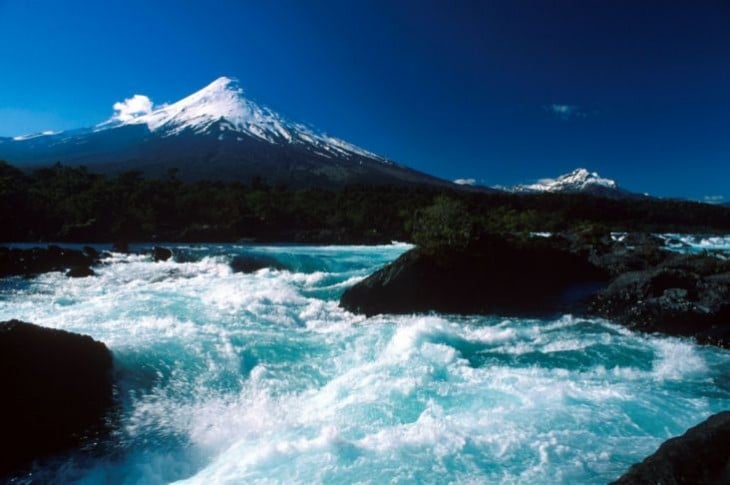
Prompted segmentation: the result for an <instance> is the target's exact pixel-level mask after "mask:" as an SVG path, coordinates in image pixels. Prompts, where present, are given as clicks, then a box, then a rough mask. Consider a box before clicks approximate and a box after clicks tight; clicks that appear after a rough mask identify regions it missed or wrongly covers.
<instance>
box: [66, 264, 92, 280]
mask: <svg viewBox="0 0 730 485" xmlns="http://www.w3.org/2000/svg"><path fill="white" fill-rule="evenodd" d="M95 274H96V273H94V270H93V269H91V268H89V267H88V266H74V267H73V268H71V269H70V270H68V271H67V272H66V276H68V277H69V278H86V277H87V276H94V275H95Z"/></svg>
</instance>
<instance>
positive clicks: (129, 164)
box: [0, 77, 451, 186]
mask: <svg viewBox="0 0 730 485" xmlns="http://www.w3.org/2000/svg"><path fill="white" fill-rule="evenodd" d="M114 110H115V114H114V115H113V116H112V117H111V118H110V119H109V120H107V121H105V122H103V123H100V124H99V125H97V126H95V127H93V128H89V129H80V130H73V131H68V132H61V133H50V132H49V133H42V134H39V135H37V136H36V135H34V136H23V137H15V138H0V159H5V160H8V161H9V162H11V163H15V164H18V165H22V166H41V165H47V164H50V163H55V162H61V163H63V164H67V165H86V166H88V167H89V168H90V169H92V170H95V171H102V172H119V171H123V170H130V169H134V170H142V171H143V172H145V173H146V174H148V175H152V176H159V175H162V174H164V173H166V171H168V170H169V169H171V168H175V169H177V170H178V173H179V176H180V177H181V178H185V179H191V180H200V179H219V180H220V179H224V180H241V181H249V180H251V179H253V178H261V179H263V180H265V181H268V182H270V183H276V184H287V185H297V186H341V185H345V184H354V183H365V184H379V185H381V184H404V183H405V184H420V183H426V184H438V185H451V184H450V183H449V182H446V181H443V180H440V179H437V178H435V177H432V176H429V175H427V174H424V173H420V172H417V171H415V170H411V169H409V168H406V167H403V166H399V165H397V164H395V163H393V162H391V161H390V160H388V159H386V158H384V157H381V156H379V155H376V154H374V153H371V152H370V151H368V150H364V149H362V148H360V147H357V146H355V145H353V144H351V143H348V142H346V141H343V140H341V139H338V138H335V137H332V136H328V135H326V134H324V133H321V132H318V131H316V130H314V129H312V128H310V127H308V126H306V125H303V124H300V123H294V122H290V121H288V120H286V119H285V118H284V117H283V116H280V115H279V114H277V113H275V112H274V111H272V110H270V109H269V108H266V107H264V106H260V105H258V104H256V103H255V102H253V101H251V100H250V99H248V98H246V97H245V96H244V92H243V89H242V88H241V87H240V85H239V83H238V81H236V80H235V79H233V78H229V77H220V78H218V79H216V80H215V81H213V82H212V83H210V84H209V85H208V86H206V87H204V88H203V89H201V90H200V91H197V92H195V93H193V94H191V95H189V96H187V97H185V98H183V99H181V100H179V101H177V102H174V103H170V104H164V105H160V106H154V105H153V103H152V101H151V100H150V99H149V98H148V97H146V96H143V95H139V94H136V95H134V96H133V97H131V98H128V99H126V100H124V101H123V102H119V103H116V104H115V105H114Z"/></svg>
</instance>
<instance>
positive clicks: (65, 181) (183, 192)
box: [0, 162, 730, 246]
mask: <svg viewBox="0 0 730 485" xmlns="http://www.w3.org/2000/svg"><path fill="white" fill-rule="evenodd" d="M596 226H600V227H602V228H605V229H610V230H646V231H676V232H722V233H726V232H730V208H727V207H721V206H710V205H707V204H700V203H694V202H687V201H676V200H657V199H648V198H647V199H629V200H626V199H624V200H621V199H607V198H600V197H592V196H588V195H565V194H562V195H561V194H537V195H515V194H506V193H480V192H466V191H459V190H456V189H454V190H448V189H441V188H433V187H373V186H367V187H365V186H353V187H347V188H344V189H342V190H324V189H290V188H287V187H270V186H267V185H266V184H265V183H264V182H263V181H262V180H256V181H254V182H253V183H252V184H250V185H244V184H240V183H225V182H197V183H185V182H183V181H180V180H179V179H178V178H177V177H176V173H175V171H170V173H169V174H168V176H167V177H166V178H164V179H155V180H151V179H144V178H143V177H142V175H141V174H140V173H138V172H126V173H123V174H120V175H118V176H115V177H108V176H103V175H98V174H93V173H90V172H89V171H88V170H86V169H85V168H83V167H81V168H71V167H65V166H61V165H55V166H53V167H50V168H44V169H39V170H36V171H34V172H31V173H26V172H22V171H20V170H18V169H17V168H15V167H12V166H11V165H9V164H7V163H3V162H0V227H1V228H2V232H1V233H0V239H1V240H4V241H42V240H45V241H53V240H56V241H85V242H95V241H97V242H101V241H118V240H129V241H134V240H161V241H237V240H241V239H250V240H257V241H291V242H323V243H327V242H331V243H337V242H339V243H356V242H359V243H376V242H387V241H390V240H393V239H397V240H408V241H415V242H417V243H418V244H421V245H423V246H438V245H444V244H445V245H456V246H459V245H463V244H465V243H466V242H468V241H469V240H470V239H472V238H474V237H476V236H477V235H479V234H483V233H515V232H526V231H562V230H566V229H569V228H576V227H584V228H585V227H596Z"/></svg>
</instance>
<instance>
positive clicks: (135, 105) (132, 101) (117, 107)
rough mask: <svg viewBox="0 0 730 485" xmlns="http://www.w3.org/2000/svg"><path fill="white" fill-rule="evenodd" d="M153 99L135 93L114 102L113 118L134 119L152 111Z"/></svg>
mask: <svg viewBox="0 0 730 485" xmlns="http://www.w3.org/2000/svg"><path fill="white" fill-rule="evenodd" d="M152 107H153V104H152V100H151V99H150V98H148V97H147V96H145V95H144V94H135V95H134V96H132V97H131V98H127V99H125V100H124V101H117V102H116V103H114V106H113V108H114V116H112V119H114V120H119V121H129V120H133V119H134V118H137V117H139V116H142V115H146V114H148V113H150V112H151V111H152Z"/></svg>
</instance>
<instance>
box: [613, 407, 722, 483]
mask: <svg viewBox="0 0 730 485" xmlns="http://www.w3.org/2000/svg"><path fill="white" fill-rule="evenodd" d="M728 446H730V411H724V412H721V413H718V414H715V415H713V416H710V417H709V418H708V419H706V420H705V421H703V422H702V423H700V424H698V425H697V426H694V427H692V428H690V429H689V430H687V432H686V433H684V434H683V435H682V436H678V437H675V438H671V439H669V440H667V441H665V442H664V443H663V444H662V445H661V446H660V447H659V449H658V450H657V451H655V452H654V453H653V454H651V455H650V456H649V457H647V458H646V459H644V461H642V462H641V463H637V464H635V465H633V466H632V467H631V468H630V469H629V471H628V472H626V473H625V474H624V475H623V476H621V478H619V479H618V480H616V481H615V482H613V483H614V484H617V485H628V484H662V485H674V484H693V485H694V484H699V483H718V484H719V483H730V453H729V452H728Z"/></svg>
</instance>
